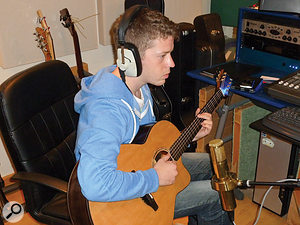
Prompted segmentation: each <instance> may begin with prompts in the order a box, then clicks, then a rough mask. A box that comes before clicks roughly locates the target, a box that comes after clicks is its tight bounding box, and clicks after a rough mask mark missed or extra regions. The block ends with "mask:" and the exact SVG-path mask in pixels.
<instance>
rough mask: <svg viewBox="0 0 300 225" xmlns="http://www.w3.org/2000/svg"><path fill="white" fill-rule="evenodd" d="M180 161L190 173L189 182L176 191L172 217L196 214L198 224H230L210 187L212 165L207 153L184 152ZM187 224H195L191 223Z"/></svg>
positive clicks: (217, 196) (216, 195)
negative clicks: (183, 187)
mask: <svg viewBox="0 0 300 225" xmlns="http://www.w3.org/2000/svg"><path fill="white" fill-rule="evenodd" d="M182 162H183V164H184V166H185V167H186V169H187V170H188V171H189V173H190V175H191V182H190V184H189V185H188V186H187V187H186V188H185V189H184V190H182V191H181V192H179V193H178V195H177V197H176V202H175V212H174V218H178V217H183V216H196V217H197V220H198V225H200V224H201V225H204V224H205V225H227V224H231V223H230V221H229V218H228V215H227V212H225V211H223V209H222V206H221V203H220V199H219V193H218V192H217V191H215V190H213V189H212V187H211V180H210V179H211V177H212V167H211V160H210V157H209V154H207V153H184V154H183V155H182ZM192 222H193V221H190V223H189V224H197V223H192Z"/></svg>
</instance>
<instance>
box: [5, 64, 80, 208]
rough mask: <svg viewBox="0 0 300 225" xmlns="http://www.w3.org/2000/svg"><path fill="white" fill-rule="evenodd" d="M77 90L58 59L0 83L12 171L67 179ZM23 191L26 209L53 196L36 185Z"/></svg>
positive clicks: (73, 140) (70, 168)
mask: <svg viewBox="0 0 300 225" xmlns="http://www.w3.org/2000/svg"><path fill="white" fill-rule="evenodd" d="M77 91H78V86H77V83H76V80H75V78H74V76H73V74H72V72H71V70H70V68H69V66H68V65H67V64H66V63H64V62H62V61H58V60H52V61H48V62H43V63H40V64H38V65H36V66H33V67H31V68H29V69H26V70H24V71H21V72H19V73H17V74H15V75H13V76H12V77H10V78H9V79H7V80H6V81H5V82H4V83H2V84H1V86H0V129H1V133H2V136H3V140H4V144H5V145H6V147H7V150H8V152H9V154H10V156H11V159H12V161H13V164H14V166H15V169H16V171H17V172H19V171H27V172H39V173H43V174H47V175H51V176H54V177H57V178H60V179H63V180H65V181H68V179H69V176H70V174H71V171H72V169H73V167H74V165H75V156H74V146H75V140H76V129H77V122H78V115H77V113H76V112H75V111H74V106H73V103H74V95H75V94H76V93H77ZM22 188H23V192H24V196H25V200H26V206H27V207H29V210H30V208H34V207H36V206H42V205H43V203H44V202H45V201H47V200H49V199H50V198H51V197H52V196H53V195H54V193H53V192H51V191H49V190H48V189H46V188H45V187H41V186H37V185H28V186H26V185H25V186H22ZM42 189H44V190H42Z"/></svg>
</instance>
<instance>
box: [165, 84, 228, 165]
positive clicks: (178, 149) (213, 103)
mask: <svg viewBox="0 0 300 225" xmlns="http://www.w3.org/2000/svg"><path fill="white" fill-rule="evenodd" d="M222 97H223V93H222V91H221V90H220V89H219V90H218V91H217V92H216V94H215V95H214V96H213V97H212V98H211V99H210V100H209V101H208V102H207V103H206V105H205V106H204V107H203V108H202V110H201V111H200V114H202V113H204V112H208V113H212V112H213V110H214V109H215V108H216V107H217V105H218V104H219V102H220V101H221V99H222ZM203 121H204V119H202V118H198V117H196V118H195V119H194V121H193V122H192V123H191V124H190V125H189V126H188V127H186V128H185V129H184V130H183V132H182V133H181V135H180V136H179V138H178V139H177V140H176V141H175V142H174V143H173V145H172V146H171V148H170V153H171V155H172V157H173V158H174V160H176V161H177V160H178V159H179V158H180V156H181V155H182V153H183V152H184V151H185V149H186V148H187V146H188V144H190V143H191V141H192V140H193V138H194V137H195V135H196V134H197V133H198V131H199V130H200V129H201V127H202V126H201V123H202V122H203Z"/></svg>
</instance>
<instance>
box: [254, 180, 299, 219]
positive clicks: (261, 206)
mask: <svg viewBox="0 0 300 225" xmlns="http://www.w3.org/2000/svg"><path fill="white" fill-rule="evenodd" d="M287 181H293V182H298V179H283V180H278V181H276V182H287ZM273 187H274V186H270V187H269V188H268V190H267V191H266V193H265V194H264V197H263V200H262V202H261V204H260V208H259V212H258V214H257V218H256V221H255V222H254V224H253V225H256V224H257V223H258V220H259V218H260V214H261V211H262V208H263V205H264V203H265V200H266V198H267V195H268V194H269V192H270V191H271V189H272V188H273Z"/></svg>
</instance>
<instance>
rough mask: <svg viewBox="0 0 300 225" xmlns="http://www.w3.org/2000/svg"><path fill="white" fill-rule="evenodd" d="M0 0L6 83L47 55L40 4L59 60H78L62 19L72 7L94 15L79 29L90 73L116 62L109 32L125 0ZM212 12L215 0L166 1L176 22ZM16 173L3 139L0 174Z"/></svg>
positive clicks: (1, 76)
mask: <svg viewBox="0 0 300 225" xmlns="http://www.w3.org/2000/svg"><path fill="white" fill-rule="evenodd" d="M0 5H1V7H0V33H1V35H0V83H2V82H3V81H5V80H6V79H7V78H8V77H10V76H12V75H13V74H15V73H17V72H19V71H22V70H24V69H26V68H28V67H31V66H33V65H35V64H37V63H40V62H42V61H43V60H44V56H43V54H42V51H41V50H40V49H39V48H37V47H36V43H35V41H34V37H33V35H32V33H33V32H34V29H35V27H36V26H37V23H36V18H37V14H36V11H37V10H38V9H41V11H42V12H43V15H44V16H45V17H46V20H47V23H48V26H50V28H51V29H50V32H51V34H52V37H53V42H54V49H55V53H56V56H57V57H56V58H57V59H59V60H62V61H65V62H66V63H67V64H68V65H69V66H70V67H72V66H75V65H76V61H75V56H74V54H73V53H74V47H73V42H72V37H71V35H70V32H69V31H68V30H67V29H66V28H64V27H63V26H62V25H61V24H60V21H59V10H61V9H63V8H68V10H69V13H70V14H71V16H73V17H74V18H75V17H76V18H78V19H82V18H86V17H88V16H91V17H90V18H88V19H86V20H84V21H82V22H81V24H82V25H83V26H84V29H81V30H82V31H83V34H84V35H82V34H81V32H79V30H77V33H78V36H79V42H80V48H81V52H82V53H81V54H82V60H83V61H84V62H86V63H87V64H88V67H89V72H91V73H93V74H94V73H96V72H97V71H98V70H99V69H100V68H101V67H103V66H107V65H111V64H112V63H113V54H112V49H111V45H110V42H109V40H110V37H109V33H108V31H109V28H110V26H111V23H112V22H113V21H114V19H115V18H116V17H118V16H119V15H120V14H121V13H122V12H123V6H124V1H123V0H86V1H80V0H65V1H60V0H52V1H40V0H22V1H16V0H11V1H5V0H0ZM83 9H84V10H83ZM209 12H210V0H204V1H199V0H185V1H182V0H165V15H166V16H168V17H169V18H170V19H172V20H173V21H175V22H189V23H192V22H193V19H194V18H195V17H196V16H197V15H201V14H206V13H209ZM95 14H98V15H97V16H95ZM76 29H80V28H76ZM13 172H14V170H13V167H12V165H11V163H10V160H9V157H8V155H7V153H6V150H5V148H4V146H3V144H2V142H0V173H1V175H2V176H6V175H8V174H11V173H13Z"/></svg>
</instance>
